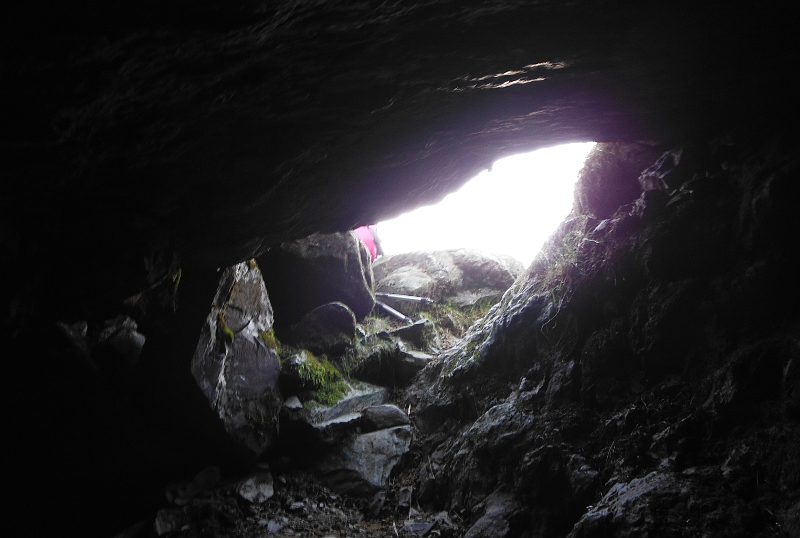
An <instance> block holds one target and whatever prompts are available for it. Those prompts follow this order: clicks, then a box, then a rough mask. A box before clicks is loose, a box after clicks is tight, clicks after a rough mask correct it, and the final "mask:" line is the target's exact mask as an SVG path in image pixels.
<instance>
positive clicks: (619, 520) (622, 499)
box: [569, 471, 692, 538]
mask: <svg viewBox="0 0 800 538" xmlns="http://www.w3.org/2000/svg"><path fill="white" fill-rule="evenodd" d="M691 489H692V488H691V486H690V484H687V483H686V482H685V481H681V480H677V479H676V478H674V477H673V476H671V475H669V474H664V473H659V472H655V471H654V472H652V473H650V474H648V475H647V476H644V477H642V478H635V479H633V480H631V481H630V482H627V483H618V484H615V485H614V486H613V487H612V488H611V489H610V490H609V491H608V493H606V494H605V495H604V496H603V498H602V499H601V500H600V501H599V502H598V503H597V504H596V505H595V506H592V507H590V509H589V511H588V512H587V513H586V514H585V515H584V516H583V517H582V518H581V519H580V521H578V523H577V524H576V525H575V528H574V529H573V531H572V532H571V533H570V534H569V538H599V537H601V536H608V535H609V534H613V535H614V536H620V537H627V536H631V537H633V536H656V535H657V533H653V531H655V529H656V528H658V527H657V526H658V524H659V523H661V524H665V523H667V521H668V519H669V516H668V515H666V514H665V515H661V514H659V511H660V509H659V506H660V505H663V504H667V505H670V506H672V505H674V504H677V503H678V502H680V498H681V497H684V498H686V497H688V496H689V493H690V491H691ZM648 519H649V520H650V521H649V524H646V525H643V524H644V523H645V520H648ZM651 529H652V530H651ZM663 530H664V528H663V527H662V528H661V529H660V530H659V532H663Z"/></svg>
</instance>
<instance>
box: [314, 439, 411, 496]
mask: <svg viewBox="0 0 800 538" xmlns="http://www.w3.org/2000/svg"><path fill="white" fill-rule="evenodd" d="M411 440H412V434H411V428H410V427H409V426H398V427H395V428H389V429H383V430H378V431H375V432H371V433H365V434H362V435H358V436H355V437H352V438H350V439H349V441H347V442H346V443H345V444H343V445H342V446H340V447H339V449H338V450H335V451H332V452H329V453H328V454H326V455H325V456H324V457H323V458H322V460H321V461H320V462H319V463H318V464H317V466H316V468H317V472H318V473H319V474H320V476H321V478H322V479H323V481H324V482H325V483H326V484H327V485H328V486H329V487H331V488H333V489H336V490H337V491H341V492H343V493H348V494H354V495H367V494H370V493H374V492H376V491H378V490H380V489H383V488H384V487H386V483H387V481H388V479H389V475H390V474H391V472H392V469H393V468H394V466H395V465H397V463H398V462H399V461H400V458H401V457H402V456H403V455H404V454H405V453H406V452H408V449H409V448H410V447H411Z"/></svg>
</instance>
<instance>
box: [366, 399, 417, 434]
mask: <svg viewBox="0 0 800 538" xmlns="http://www.w3.org/2000/svg"><path fill="white" fill-rule="evenodd" d="M408 423H409V421H408V415H406V414H405V413H404V412H403V411H402V410H401V409H400V408H399V407H397V406H396V405H391V404H384V405H373V406H372V407H367V408H366V409H364V410H363V411H362V412H361V428H362V430H363V431H364V432H365V433H368V432H373V431H377V430H385V429H386V428H393V427H395V426H405V425H407V424H408Z"/></svg>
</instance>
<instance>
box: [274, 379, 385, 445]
mask: <svg viewBox="0 0 800 538" xmlns="http://www.w3.org/2000/svg"><path fill="white" fill-rule="evenodd" d="M388 397H389V392H388V391H387V390H386V389H385V388H381V387H376V386H373V385H369V384H367V383H360V382H356V381H351V382H349V383H348V384H347V391H346V392H345V393H344V394H343V395H342V397H341V398H340V399H339V401H337V402H336V403H334V404H332V405H323V404H320V403H319V402H316V401H312V402H310V404H309V405H308V406H306V407H307V408H306V407H304V406H300V407H299V408H289V407H287V406H284V410H283V412H282V413H281V432H282V433H281V438H282V443H283V445H284V446H288V447H290V448H289V449H288V450H289V451H292V450H293V449H292V448H291V447H297V448H296V449H294V451H295V452H298V451H307V449H309V447H315V446H319V445H324V446H330V445H335V444H336V443H338V442H340V441H341V440H342V439H344V438H345V437H347V436H350V435H352V434H354V433H356V432H357V430H358V429H359V427H360V426H361V412H362V411H363V410H364V409H365V408H368V407H370V406H375V405H381V404H383V403H385V402H386V401H387V399H388ZM293 455H297V454H293Z"/></svg>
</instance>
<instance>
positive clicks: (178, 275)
mask: <svg viewBox="0 0 800 538" xmlns="http://www.w3.org/2000/svg"><path fill="white" fill-rule="evenodd" d="M182 275H183V269H181V268H180V267H178V272H177V273H175V276H173V277H172V281H173V282H174V284H173V288H172V289H173V291H178V286H180V284H181V276H182Z"/></svg>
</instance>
